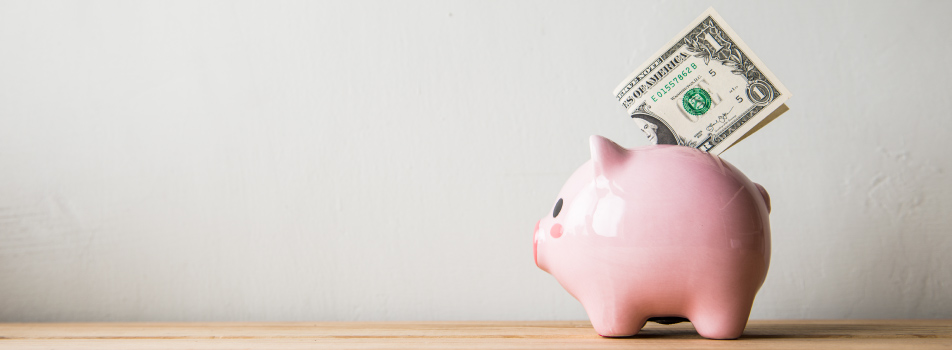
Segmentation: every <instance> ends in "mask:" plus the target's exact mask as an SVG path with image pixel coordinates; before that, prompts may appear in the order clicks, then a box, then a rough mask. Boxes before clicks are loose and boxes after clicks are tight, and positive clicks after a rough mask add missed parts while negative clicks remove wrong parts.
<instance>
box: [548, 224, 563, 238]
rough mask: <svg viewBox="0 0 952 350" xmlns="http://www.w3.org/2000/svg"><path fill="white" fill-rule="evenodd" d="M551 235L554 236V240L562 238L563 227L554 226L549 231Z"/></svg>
mask: <svg viewBox="0 0 952 350" xmlns="http://www.w3.org/2000/svg"><path fill="white" fill-rule="evenodd" d="M549 235H550V236H552V238H559V237H562V225H559V224H555V225H552V229H550V230H549Z"/></svg>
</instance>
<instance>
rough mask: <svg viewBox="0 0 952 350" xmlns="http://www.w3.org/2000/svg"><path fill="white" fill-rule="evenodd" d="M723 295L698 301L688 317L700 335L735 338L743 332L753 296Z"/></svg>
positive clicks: (712, 337) (715, 337)
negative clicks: (696, 306)
mask: <svg viewBox="0 0 952 350" xmlns="http://www.w3.org/2000/svg"><path fill="white" fill-rule="evenodd" d="M740 294H743V293H739V294H738V295H733V296H731V295H723V294H722V295H723V296H724V297H722V298H711V299H707V300H706V301H705V302H701V303H699V305H698V306H699V308H697V309H696V310H694V312H692V314H691V315H689V316H688V318H689V319H690V320H691V323H693V324H694V329H696V330H697V332H698V334H700V335H701V336H702V337H705V338H710V339H736V338H738V337H740V335H741V334H742V333H744V327H746V326H747V318H748V317H750V307H751V305H752V304H753V301H754V299H753V297H752V296H751V297H746V296H743V295H740Z"/></svg>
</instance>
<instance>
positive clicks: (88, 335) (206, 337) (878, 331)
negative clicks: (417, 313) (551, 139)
mask: <svg viewBox="0 0 952 350" xmlns="http://www.w3.org/2000/svg"><path fill="white" fill-rule="evenodd" d="M668 348H682V349H685V348H686V349H952V320H885V321H865V320H849V321H832V320H813V321H751V322H750V323H749V324H748V325H747V329H746V331H745V332H744V335H743V336H742V337H741V338H740V339H737V340H708V339H703V338H701V337H700V336H698V335H697V333H696V332H695V331H694V328H693V327H692V326H691V324H690V323H681V324H676V325H670V326H663V325H659V324H654V323H649V324H648V326H646V328H645V329H644V330H643V331H642V332H641V333H640V334H638V335H637V336H635V337H632V338H617V339H608V338H602V337H599V336H598V335H597V334H595V331H594V330H593V329H592V328H591V325H590V324H589V323H588V322H583V321H575V322H572V321H568V322H566V321H545V322H361V323H357V322H353V323H350V322H317V323H314V322H307V323H304V322H294V323H0V349H24V350H26V349H654V350H657V349H668Z"/></svg>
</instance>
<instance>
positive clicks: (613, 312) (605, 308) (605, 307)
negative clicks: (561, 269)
mask: <svg viewBox="0 0 952 350" xmlns="http://www.w3.org/2000/svg"><path fill="white" fill-rule="evenodd" d="M629 304H630V303H616V302H613V301H612V300H611V299H610V298H605V297H599V298H595V300H591V301H589V302H588V303H583V306H585V311H586V312H587V313H588V318H589V320H591V321H592V327H594V328H595V331H596V332H598V335H601V336H603V337H630V336H633V335H635V334H638V331H640V330H641V328H642V327H644V326H645V322H647V320H648V315H643V314H641V313H639V312H638V311H637V309H636V308H634V307H632V305H629Z"/></svg>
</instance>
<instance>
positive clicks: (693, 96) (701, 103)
mask: <svg viewBox="0 0 952 350" xmlns="http://www.w3.org/2000/svg"><path fill="white" fill-rule="evenodd" d="M681 103H682V104H683V105H684V110H685V111H687V112H688V113H691V115H701V114H704V113H707V110H709V109H711V94H708V93H707V91H704V89H702V88H699V87H696V88H693V89H691V90H688V92H685V93H684V97H683V98H682V99H681Z"/></svg>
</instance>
